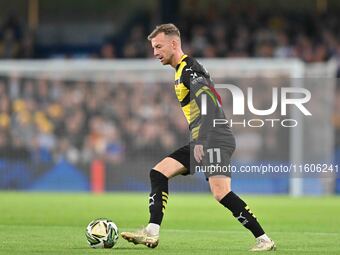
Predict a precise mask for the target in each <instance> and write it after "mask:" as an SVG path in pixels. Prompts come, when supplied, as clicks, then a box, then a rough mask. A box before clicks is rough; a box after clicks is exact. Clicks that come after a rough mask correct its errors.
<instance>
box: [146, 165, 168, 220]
mask: <svg viewBox="0 0 340 255" xmlns="http://www.w3.org/2000/svg"><path fill="white" fill-rule="evenodd" d="M150 180H151V193H150V196H149V211H150V220H149V223H155V224H158V225H161V223H162V219H163V215H164V211H165V208H166V205H167V202H168V178H167V177H166V176H165V175H164V174H162V173H161V172H159V171H156V170H154V169H152V170H151V171H150Z"/></svg>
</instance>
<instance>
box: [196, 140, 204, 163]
mask: <svg viewBox="0 0 340 255" xmlns="http://www.w3.org/2000/svg"><path fill="white" fill-rule="evenodd" d="M194 157H195V159H196V161H197V162H198V163H200V162H201V161H202V159H203V157H204V150H203V145H202V144H196V145H195V147H194Z"/></svg>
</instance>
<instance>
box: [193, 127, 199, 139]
mask: <svg viewBox="0 0 340 255" xmlns="http://www.w3.org/2000/svg"><path fill="white" fill-rule="evenodd" d="M200 127H201V125H199V126H197V127H194V128H193V129H192V132H191V135H192V139H197V138H198V134H199V131H200Z"/></svg>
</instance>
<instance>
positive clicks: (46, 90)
mask: <svg viewBox="0 0 340 255" xmlns="http://www.w3.org/2000/svg"><path fill="white" fill-rule="evenodd" d="M339 10H340V4H339V3H338V2H337V1H330V0H329V1H327V0H316V1H275V4H274V3H271V2H270V1H259V0H258V1H178V0H176V1H165V0H163V1H151V0H150V1H132V0H130V1H127V0H125V1H100V2H98V1H39V0H30V1H19V0H13V1H10V2H8V1H7V2H6V1H1V2H0V25H1V27H0V57H1V58H2V60H1V61H0V189H2V190H23V191H94V192H103V191H147V190H149V181H148V172H149V169H150V168H151V167H152V166H153V165H154V164H155V163H157V162H158V161H159V160H160V159H162V158H163V157H164V156H166V155H167V154H169V153H170V152H172V151H173V150H174V149H176V148H177V147H179V146H181V145H183V144H185V143H186V142H187V141H188V130H187V124H186V122H185V120H184V116H182V112H181V110H180V107H179V106H178V102H177V101H176V98H175V95H174V91H173V72H172V70H171V69H170V67H169V68H164V67H162V66H160V64H159V63H157V62H156V61H154V60H151V58H152V51H151V49H150V46H149V42H148V41H147V40H146V36H147V34H148V33H149V32H150V31H151V30H152V29H153V28H154V26H155V25H156V24H158V23H164V22H173V23H175V24H176V25H178V27H179V28H180V30H181V31H182V40H183V45H184V50H185V52H186V53H187V54H190V55H192V56H194V57H198V58H200V59H201V61H202V63H203V64H205V65H206V66H207V68H208V70H209V71H210V73H211V74H212V76H213V78H214V79H215V81H216V82H218V83H233V84H235V85H238V86H240V87H241V88H242V89H243V91H246V88H247V87H249V86H252V87H253V88H254V94H255V97H254V104H255V105H258V106H259V108H260V107H261V106H263V107H266V106H267V107H268V105H270V103H271V89H272V88H273V87H283V86H290V85H292V84H299V86H302V87H305V88H307V89H309V90H310V91H311V93H312V100H311V102H310V103H309V104H308V107H309V109H311V112H312V114H313V116H312V117H310V118H305V117H301V116H299V118H300V121H301V124H303V125H301V126H299V127H301V128H296V129H285V128H279V127H277V128H257V129H256V128H242V127H240V126H237V127H235V128H233V130H234V132H235V135H236V140H237V151H236V153H235V155H234V164H237V165H242V164H247V165H256V164H257V165H260V164H269V163H270V164H273V165H275V164H282V163H283V164H289V163H290V162H293V163H302V164H303V163H324V162H325V163H327V164H332V165H333V166H335V165H339V162H340V132H339V131H340V115H339V114H340V88H339V82H338V81H337V79H336V78H337V76H338V74H339V72H338V65H339V61H340V60H339V59H340V41H339V39H340V38H339V34H340V21H339V18H338V17H337V13H339ZM221 94H222V98H223V102H224V107H225V110H226V113H227V115H228V117H232V116H231V105H232V99H231V96H230V94H227V93H221ZM290 114H291V115H294V113H290ZM247 117H249V118H251V116H247ZM272 117H273V118H274V117H278V116H276V115H274V116H272ZM233 188H234V189H235V190H237V192H241V193H266V194H289V193H291V194H295V195H301V194H318V195H319V194H335V193H340V173H337V174H335V173H333V174H330V175H327V176H323V177H322V178H316V177H315V176H307V177H305V178H300V179H294V180H293V179H291V178H290V176H287V175H277V176H270V177H261V178H259V177H256V178H253V177H252V176H240V178H235V179H234V180H233ZM171 189H172V190H175V191H208V185H207V184H206V182H205V180H204V178H203V176H201V175H196V176H193V177H185V178H176V179H175V180H173V181H172V182H171ZM296 189H297V190H296Z"/></svg>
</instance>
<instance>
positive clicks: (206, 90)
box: [195, 86, 217, 105]
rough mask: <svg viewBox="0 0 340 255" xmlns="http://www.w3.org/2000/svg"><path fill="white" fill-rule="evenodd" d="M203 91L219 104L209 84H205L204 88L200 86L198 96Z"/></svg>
mask: <svg viewBox="0 0 340 255" xmlns="http://www.w3.org/2000/svg"><path fill="white" fill-rule="evenodd" d="M203 92H205V93H207V94H208V95H209V96H210V97H211V99H212V100H213V101H214V104H215V105H217V101H216V98H215V96H214V95H213V93H212V92H211V90H210V89H209V87H207V86H203V87H202V88H200V89H199V90H198V91H197V92H196V94H195V95H196V96H197V97H198V96H199V95H200V94H202V93H203Z"/></svg>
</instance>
